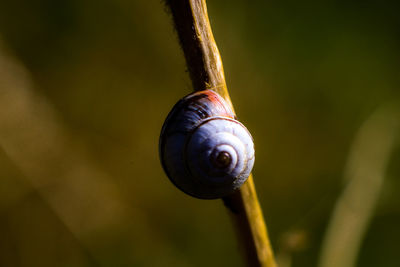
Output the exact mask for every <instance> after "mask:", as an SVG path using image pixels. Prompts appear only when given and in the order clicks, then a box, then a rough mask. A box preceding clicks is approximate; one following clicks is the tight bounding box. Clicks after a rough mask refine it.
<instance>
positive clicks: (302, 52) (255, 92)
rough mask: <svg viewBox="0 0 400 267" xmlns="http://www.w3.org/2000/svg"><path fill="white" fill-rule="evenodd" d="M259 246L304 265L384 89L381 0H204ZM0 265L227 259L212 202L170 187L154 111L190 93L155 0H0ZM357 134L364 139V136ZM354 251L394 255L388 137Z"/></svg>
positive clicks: (394, 180) (238, 261)
mask: <svg viewBox="0 0 400 267" xmlns="http://www.w3.org/2000/svg"><path fill="white" fill-rule="evenodd" d="M208 9H209V15H210V20H211V24H212V27H213V31H214V35H215V39H216V41H217V44H218V46H219V49H220V52H221V55H222V59H223V62H224V67H225V75H226V78H227V84H228V88H229V90H230V93H231V97H232V101H233V103H234V105H235V109H236V111H237V113H238V116H239V118H240V119H241V121H243V122H244V123H245V124H246V125H247V126H248V128H249V129H250V131H251V132H252V134H253V136H254V139H255V144H256V154H257V156H256V163H255V168H254V177H255V183H256V187H257V191H258V195H259V198H260V201H261V204H262V207H263V211H264V215H265V217H266V222H267V225H268V228H269V233H270V236H271V238H272V243H273V246H274V250H275V251H276V252H278V253H289V254H291V258H292V266H315V265H316V264H317V261H318V258H319V255H320V247H321V244H322V240H323V236H324V231H325V229H326V226H327V224H328V221H329V218H330V214H331V213H332V210H333V207H334V205H335V202H336V200H337V199H338V197H339V195H340V193H341V192H342V189H343V187H344V180H343V177H344V171H345V168H346V164H347V159H348V156H349V152H350V148H351V145H352V143H353V141H354V138H355V136H356V133H357V131H358V129H359V128H360V126H361V125H362V124H363V122H364V121H365V120H367V118H368V117H369V116H370V115H371V114H373V112H374V111H375V110H376V109H377V108H379V107H384V106H386V105H391V106H393V105H394V106H396V105H398V104H399V103H400V102H399V100H400V95H399V89H400V72H399V70H400V69H399V67H400V63H399V62H400V53H399V51H400V50H399V47H400V37H399V29H400V16H399V15H398V7H397V6H396V4H394V3H392V4H389V3H386V2H382V1H245V0H242V1H216V0H215V1H211V0H209V1H208ZM0 39H1V49H0V266H28V267H32V266H40V267H46V266H113V267H114V266H243V264H244V263H243V260H242V257H241V254H240V249H239V246H238V244H237V243H236V238H235V233H234V230H233V227H232V225H231V222H230V220H229V216H228V214H227V212H226V210H225V208H224V207H223V204H222V202H221V201H220V200H213V201H204V200H197V199H194V198H191V197H189V196H186V195H184V194H183V193H181V192H180V191H178V190H177V189H176V188H175V187H174V186H173V185H172V184H171V183H170V182H169V180H168V179H167V177H166V176H165V175H164V173H163V171H162V169H161V166H160V163H159V159H158V137H159V132H160V129H161V125H162V123H163V121H164V119H165V117H166V115H167V113H168V112H169V110H170V108H171V107H172V106H173V104H174V103H175V102H176V101H177V100H178V99H179V98H181V97H182V96H184V95H185V94H187V93H189V92H190V91H191V82H190V80H189V78H188V75H187V72H186V71H185V70H186V67H185V62H184V59H183V54H182V52H181V51H180V48H179V45H178V41H177V38H176V34H175V33H174V31H173V28H172V24H171V21H170V17H169V16H168V14H167V13H166V12H165V7H164V5H163V3H161V2H159V1H145V0H142V1H139V0H114V1H111V0H98V1H85V0H83V1H77V0H69V1H66V0H65V1H61V0H60V1H55V0H38V1H31V0H13V1H7V0H0ZM371 144H374V140H371ZM387 166H388V167H387V169H386V170H385V181H384V185H383V189H382V191H381V194H380V197H379V200H378V204H377V207H376V209H375V211H374V213H373V217H372V219H371V221H370V224H369V227H368V229H367V232H366V235H365V237H364V239H363V244H362V246H361V250H360V254H359V260H358V266H385V267H387V266H399V264H400V260H399V259H398V255H397V254H398V251H400V245H399V244H400V243H399V241H398V240H400V230H399V229H400V228H399V227H398V226H399V224H400V197H399V195H400V188H399V186H400V181H399V175H400V150H399V147H398V146H397V147H394V148H393V152H392V154H391V156H390V159H389V162H388V164H387Z"/></svg>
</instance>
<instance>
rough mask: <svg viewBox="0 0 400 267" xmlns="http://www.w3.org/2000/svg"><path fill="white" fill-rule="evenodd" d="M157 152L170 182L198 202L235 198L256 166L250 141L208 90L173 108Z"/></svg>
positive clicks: (221, 102)
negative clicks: (231, 195)
mask: <svg viewBox="0 0 400 267" xmlns="http://www.w3.org/2000/svg"><path fill="white" fill-rule="evenodd" d="M159 152H160V159H161V164H162V166H163V169H164V171H165V173H166V174H167V176H168V177H169V179H170V180H171V181H172V183H173V184H175V186H176V187H178V188H179V189H181V190H182V191H183V192H185V193H187V194H189V195H191V196H194V197H197V198H202V199H215V198H221V197H224V196H227V195H229V194H231V193H233V192H234V191H235V190H237V189H238V188H239V187H240V186H241V185H242V184H243V183H244V182H245V181H246V180H247V178H248V176H249V175H250V172H251V170H252V168H253V165H254V144H253V138H252V136H251V135H250V133H249V131H248V130H247V129H246V127H245V126H244V125H243V124H241V123H240V122H239V121H237V120H236V119H235V115H234V113H233V111H232V109H231V108H230V107H229V105H228V104H227V103H226V102H225V100H224V99H223V98H222V97H221V96H220V95H218V94H217V93H216V92H214V91H212V90H204V91H199V92H195V93H192V94H189V95H188V96H186V97H184V98H183V99H181V100H180V101H178V103H176V104H175V106H174V107H173V108H172V110H171V111H170V113H169V114H168V116H167V119H166V120H165V122H164V125H163V127H162V130H161V135H160V143H159Z"/></svg>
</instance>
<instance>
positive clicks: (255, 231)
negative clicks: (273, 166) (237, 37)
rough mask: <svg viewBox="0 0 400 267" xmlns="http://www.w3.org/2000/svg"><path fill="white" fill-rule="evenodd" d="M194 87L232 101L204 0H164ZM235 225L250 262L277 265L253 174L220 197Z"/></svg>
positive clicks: (270, 266) (196, 89) (265, 266)
mask: <svg viewBox="0 0 400 267" xmlns="http://www.w3.org/2000/svg"><path fill="white" fill-rule="evenodd" d="M166 2H167V5H168V6H169V8H170V10H171V13H172V17H173V20H174V23H175V28H176V30H177V32H178V36H179V40H180V43H181V47H182V49H183V52H184V54H185V58H186V63H187V67H188V70H189V74H190V77H191V80H192V83H193V88H194V90H195V91H200V90H205V89H212V90H214V91H216V92H217V93H219V94H220V95H221V96H222V97H224V98H225V100H226V101H227V102H228V103H229V105H231V107H232V109H233V106H232V102H231V100H230V97H229V93H228V89H227V87H226V83H225V76H224V70H223V66H222V60H221V57H220V54H219V51H218V48H217V45H216V43H215V40H214V37H213V34H212V31H211V26H210V22H209V20H208V14H207V7H206V2H205V0H167V1H166ZM223 201H224V203H225V205H226V207H227V208H228V210H229V212H230V214H231V217H232V218H233V221H234V223H235V225H236V228H237V232H238V235H239V238H240V242H241V244H242V245H243V247H244V249H245V251H246V256H247V260H248V264H249V266H263V267H273V266H276V263H275V260H274V256H273V253H272V249H271V245H270V241H269V238H268V234H267V228H266V225H265V222H264V218H263V214H262V211H261V207H260V204H259V202H258V199H257V195H256V190H255V186H254V182H253V177H252V175H250V177H249V179H248V181H247V182H246V183H245V184H244V185H243V186H242V187H241V188H240V190H238V191H237V192H236V193H234V194H233V195H231V196H228V197H225V198H224V199H223Z"/></svg>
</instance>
